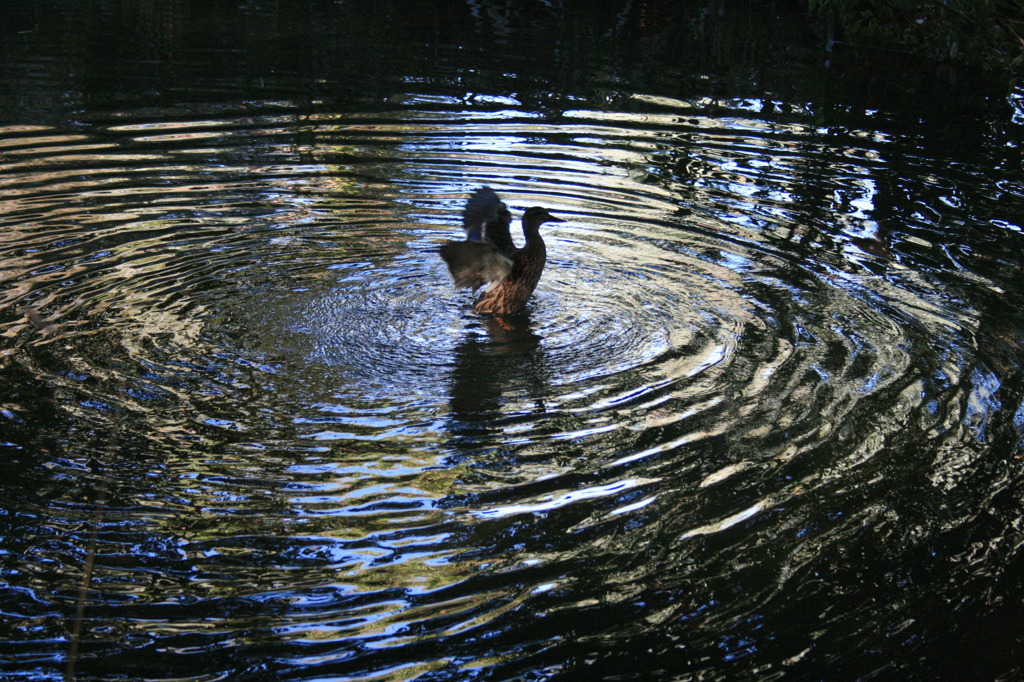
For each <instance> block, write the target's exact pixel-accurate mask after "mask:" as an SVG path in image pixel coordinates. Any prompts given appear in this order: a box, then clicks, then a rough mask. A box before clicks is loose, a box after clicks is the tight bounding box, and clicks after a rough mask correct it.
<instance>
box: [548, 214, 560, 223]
mask: <svg viewBox="0 0 1024 682" xmlns="http://www.w3.org/2000/svg"><path fill="white" fill-rule="evenodd" d="M544 222H546V223H564V222H565V221H564V220H562V219H561V218H556V217H555V216H553V215H551V214H550V213H545V215H544Z"/></svg>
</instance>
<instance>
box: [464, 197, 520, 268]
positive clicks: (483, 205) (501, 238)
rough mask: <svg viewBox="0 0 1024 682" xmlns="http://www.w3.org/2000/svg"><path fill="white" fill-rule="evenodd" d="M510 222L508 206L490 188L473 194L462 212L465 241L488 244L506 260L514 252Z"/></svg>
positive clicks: (510, 216) (510, 215)
mask: <svg viewBox="0 0 1024 682" xmlns="http://www.w3.org/2000/svg"><path fill="white" fill-rule="evenodd" d="M510 222H512V214H511V213H509V212H508V206H506V205H505V204H504V203H502V201H501V199H499V198H498V195H497V194H496V193H495V191H494V190H493V189H491V188H490V187H481V188H480V189H478V190H477V191H475V192H473V194H472V196H470V197H469V201H467V202H466V209H465V210H464V211H463V212H462V227H463V229H464V230H465V231H466V240H467V241H470V242H485V243H487V244H490V245H491V246H493V247H494V248H496V249H497V250H498V251H499V252H501V254H502V255H504V256H505V257H506V258H511V257H512V254H514V253H515V251H516V246H515V244H514V243H513V242H512V235H511V234H509V231H508V225H509V223H510Z"/></svg>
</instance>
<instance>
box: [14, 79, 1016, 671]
mask: <svg viewBox="0 0 1024 682" xmlns="http://www.w3.org/2000/svg"><path fill="white" fill-rule="evenodd" d="M395 101H396V102H398V101H400V106H398V105H396V106H393V107H392V108H391V109H388V110H383V111H381V110H373V111H365V112H360V111H347V112H332V111H316V112H309V111H302V110H299V109H297V108H296V107H293V106H291V105H289V104H288V103H287V102H268V103H265V104H250V105H248V106H246V107H245V108H244V109H242V108H238V109H231V108H221V109H217V110H211V111H209V112H205V113H201V114H199V115H196V116H182V115H181V112H180V111H178V110H167V111H162V110H159V109H146V110H141V111H134V110H125V111H113V112H110V113H108V114H105V115H104V116H102V117H100V116H96V117H93V118H91V119H90V120H89V121H88V122H87V124H84V125H81V126H79V127H77V128H76V129H75V130H74V131H73V132H69V131H68V130H66V129H61V128H59V127H54V126H48V125H10V126H7V127H4V128H3V129H0V161H2V166H0V190H2V197H3V198H2V200H0V226H2V231H0V251H2V257H3V265H2V272H0V277H2V281H3V284H4V286H3V289H2V293H0V311H2V312H0V315H2V319H0V322H2V326H0V333H2V335H3V339H4V341H3V345H2V350H0V362H2V365H0V371H2V373H3V375H4V377H3V382H4V384H5V387H4V388H3V393H2V395H3V405H2V419H3V436H2V438H0V440H2V441H3V444H2V447H3V452H4V459H5V461H4V464H3V467H4V477H5V478H6V479H7V480H6V481H5V483H4V484H3V489H4V495H5V497H6V502H5V504H4V510H3V515H2V516H0V524H2V530H3V533H2V535H3V538H4V539H3V547H2V551H3V570H4V580H5V583H6V585H7V589H6V592H5V596H4V598H3V602H2V609H3V613H4V620H5V621H6V625H4V631H5V635H6V637H7V639H8V641H7V642H6V643H5V644H4V648H5V649H6V650H7V652H8V653H9V658H8V660H9V662H10V664H9V665H10V667H9V670H11V671H22V672H26V673H29V672H31V671H33V670H34V671H44V672H43V673H41V674H51V673H54V674H56V673H59V671H60V670H61V669H63V667H64V666H65V664H66V663H67V661H68V658H69V655H70V656H73V657H74V658H73V661H72V662H73V664H74V665H75V666H76V667H77V671H78V672H79V673H80V674H82V675H84V676H87V677H88V676H95V677H97V678H104V679H106V678H109V677H111V676H113V675H127V676H129V677H135V676H145V677H147V678H185V679H217V678H218V676H219V675H221V674H234V675H249V676H251V677H264V676H265V677H267V678H271V677H273V676H293V677H309V678H326V677H335V678H337V677H344V676H359V675H372V674H379V675H381V676H382V677H381V679H384V678H387V679H399V678H403V679H404V678H411V677H414V676H416V675H425V676H426V677H427V678H428V679H466V678H467V677H469V676H476V675H478V676H491V677H494V678H495V679H498V678H513V677H515V676H517V675H526V676H528V675H533V676H534V677H530V679H540V678H543V677H545V676H550V675H556V674H559V673H565V674H569V673H572V674H583V675H586V676H587V677H588V678H589V679H599V678H600V677H601V676H609V677H611V676H613V675H621V676H624V677H629V676H630V675H631V674H634V673H635V672H636V663H635V662H634V661H635V658H636V656H638V655H640V654H639V653H638V652H644V653H643V656H644V660H645V662H644V664H643V666H644V667H643V670H644V671H645V672H644V674H654V673H658V672H659V671H660V672H661V673H663V674H665V675H680V674H684V673H685V674H691V675H694V676H701V675H704V676H708V677H711V678H719V677H720V678H726V677H729V676H730V675H732V674H737V673H739V672H740V671H742V674H744V675H748V676H757V677H761V676H764V675H769V674H775V673H779V672H784V671H792V672H794V673H796V674H800V675H810V676H812V677H816V676H820V675H823V674H825V672H824V671H826V670H828V666H831V665H836V666H838V668H837V669H838V670H840V671H841V672H842V673H843V674H844V675H847V676H849V677H856V676H860V675H865V674H869V673H871V672H872V671H876V670H879V669H885V668H886V666H888V665H892V663H891V661H893V660H894V659H895V658H896V657H897V655H901V656H902V655H904V654H906V660H910V661H913V660H917V659H920V660H926V661H928V666H931V665H932V661H934V660H936V656H935V655H934V654H928V652H929V651H930V650H929V648H928V647H930V646H933V645H934V643H935V642H937V643H939V644H940V645H941V644H942V643H943V642H945V641H948V637H949V635H948V634H946V633H948V632H952V633H954V634H956V633H958V628H959V627H963V628H969V627H970V622H971V619H972V618H976V617H978V615H979V613H1001V610H1006V609H1009V608H1011V607H1016V608H1019V607H1020V601H1019V594H1017V595H1016V596H1014V593H1013V590H1014V589H1016V587H1019V583H1020V579H1019V575H1018V577H1016V578H1014V577H1013V573H1012V571H1014V570H1019V566H1020V561H1021V560H1020V551H1019V547H1020V546H1021V540H1022V537H1024V536H1022V535H1021V533H1022V528H1021V522H1022V517H1021V515H1020V512H1019V507H1018V506H1017V504H1018V503H1019V501H1020V493H1021V488H1020V480H1021V477H1020V476H1021V467H1022V463H1021V460H1020V445H1019V444H1020V438H1021V432H1022V430H1024V426H1022V425H1024V418H1021V416H1020V415H1021V414H1024V408H1022V407H1021V391H1020V382H1021V373H1020V362H1019V339H1020V337H1021V330H1022V328H1024V326H1022V325H1021V321H1022V320H1021V319H1020V318H1021V314H1020V311H1019V310H1018V306H1016V304H1017V303H1019V302H1020V289H1019V284H1018V277H1019V268H1020V257H1019V253H1020V246H1021V244H1020V227H1019V225H1018V224H1017V223H1015V222H1013V221H1014V217H1013V215H1012V212H1005V213H1004V212H999V211H997V210H995V209H994V208H993V207H994V206H995V205H996V204H997V203H998V202H1000V201H1003V200H1004V199H1005V200H1009V201H1012V202H1019V200H1020V187H1019V183H1018V181H1017V180H1016V179H1008V178H995V177H989V176H986V175H984V174H983V173H982V169H981V168H978V167H967V165H966V164H967V162H963V163H954V164H943V163H941V162H940V161H941V160H940V159H936V158H935V157H933V156H929V155H928V154H927V153H925V152H922V151H921V150H919V149H917V148H916V147H914V140H913V139H898V138H897V137H896V136H894V135H893V134H892V133H889V132H886V131H885V129H884V128H885V125H884V121H882V120H879V121H878V128H873V127H871V124H872V122H873V119H872V118H871V117H866V118H864V119H863V120H862V124H863V127H860V128H853V127H850V126H849V125H845V126H838V125H837V126H834V127H830V126H828V125H823V124H821V123H820V122H819V121H818V120H817V117H816V115H815V113H814V112H813V111H812V110H810V109H809V108H808V107H806V106H804V105H797V104H789V103H785V102H773V101H768V100H749V99H715V100H712V99H709V98H702V99H695V100H678V99H672V98H668V97H665V96H660V95H659V96H655V95H649V94H645V93H633V94H630V95H629V96H628V97H625V98H624V99H623V101H622V103H621V104H622V106H620V107H619V108H614V107H609V108H604V109H597V108H588V107H586V106H583V104H585V103H584V102H582V101H581V103H580V104H581V106H579V107H577V108H573V109H569V110H566V111H562V112H559V113H552V112H549V111H536V110H532V109H530V108H529V107H528V106H526V105H524V104H522V103H521V102H518V101H517V100H515V99H514V98H511V97H507V96H497V95H496V96H494V97H493V98H490V99H486V98H478V99H477V100H476V101H475V103H474V106H468V107H467V105H466V103H465V98H462V97H444V96H439V95H436V94H431V95H427V94H423V95H420V94H417V93H416V92H409V93H404V94H403V95H402V96H401V97H400V98H398V99H397V100H395ZM968 182H969V183H970V184H971V189H970V191H969V192H967V191H965V190H963V189H961V188H962V187H963V186H964V184H965V183H968ZM481 185H490V186H492V187H494V188H495V189H496V190H497V191H498V192H499V193H500V194H501V195H502V196H503V197H504V198H505V199H506V201H507V202H508V203H509V204H510V205H511V206H512V207H513V210H514V212H515V213H517V214H518V213H520V212H521V211H522V209H524V208H526V207H528V206H532V205H543V206H545V207H547V208H549V209H550V210H551V211H552V212H553V213H555V214H556V215H559V216H561V217H564V218H565V219H566V220H567V223H566V224H565V225H564V226H561V225H560V226H547V227H546V228H545V231H546V232H545V234H546V238H547V242H548V250H549V265H548V269H547V271H546V272H545V276H544V279H543V280H542V282H541V285H540V287H539V289H538V291H537V293H536V295H535V297H534V299H533V300H532V302H531V304H530V308H529V314H528V316H527V317H526V318H525V319H522V320H513V321H500V320H494V319H490V318H485V317H480V316H477V315H475V314H473V313H472V312H471V307H472V305H471V303H472V301H471V298H470V297H469V295H468V294H467V293H465V292H457V291H455V290H454V289H453V287H452V286H451V285H450V283H449V282H448V279H447V275H446V273H445V270H444V267H443V264H442V263H441V261H440V260H439V258H438V257H437V255H436V248H437V246H438V245H439V244H440V243H441V242H443V241H444V240H446V239H449V238H452V236H453V235H455V234H457V233H458V229H459V228H458V214H459V211H460V210H461V206H462V203H463V202H464V200H465V197H466V196H467V194H468V192H470V191H471V190H472V189H474V188H476V187H478V186H481ZM969 200H972V201H982V202H987V206H988V209H986V210H987V211H988V212H985V213H984V215H981V214H975V213H974V212H973V209H972V208H970V207H965V205H966V204H967V203H968V201H969ZM989 213H991V215H989ZM1007 303H1009V305H1010V307H1007ZM83 577H84V579H85V586H84V587H83ZM79 610H80V611H79ZM79 613H80V615H81V620H80V621H76V614H79ZM961 621H962V622H963V623H964V624H963V625H962V626H960V625H958V623H959V622H961ZM1018 621H1019V614H1018ZM76 622H80V625H76ZM72 641H73V647H74V648H70V647H71V646H72V644H71V642H72ZM1016 641H1018V642H1019V639H1018V640H1016ZM69 651H71V652H72V653H71V654H69ZM993 655H994V656H995V657H996V660H997V661H1003V662H1005V661H1007V660H1010V659H1008V658H1007V654H1006V653H1005V652H1004V653H996V654H993ZM929 656H930V657H929ZM1000 657H1002V658H1000ZM895 669H896V668H889V670H890V672H892V671H893V670H895ZM925 669H930V668H927V667H926V668H925ZM755 670H756V671H758V672H757V673H756V675H755V673H754V672H753V671H755ZM55 671H56V672H55ZM595 671H596V672H595ZM523 679H526V678H525V677H524V678H523Z"/></svg>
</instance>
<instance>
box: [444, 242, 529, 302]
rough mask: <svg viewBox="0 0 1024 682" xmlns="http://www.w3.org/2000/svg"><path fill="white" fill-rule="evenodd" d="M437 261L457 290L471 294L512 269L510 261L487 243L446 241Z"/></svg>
mask: <svg viewBox="0 0 1024 682" xmlns="http://www.w3.org/2000/svg"><path fill="white" fill-rule="evenodd" d="M441 258H443V259H444V262H445V263H447V264H448V271H449V272H450V273H451V274H452V280H453V281H454V282H455V286H456V287H458V288H459V289H472V290H473V291H474V292H475V291H476V290H477V289H479V288H480V287H481V286H483V285H484V284H487V283H488V282H497V281H498V280H501V279H504V278H505V276H506V275H508V273H509V272H510V271H511V270H512V260H511V259H510V258H509V257H508V256H506V255H505V254H503V253H501V252H500V251H498V249H496V248H494V247H493V246H491V245H490V244H488V243H487V242H474V241H464V242H446V243H445V244H443V245H442V246H441Z"/></svg>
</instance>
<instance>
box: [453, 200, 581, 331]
mask: <svg viewBox="0 0 1024 682" xmlns="http://www.w3.org/2000/svg"><path fill="white" fill-rule="evenodd" d="M511 220H512V216H511V214H510V213H509V211H508V208H507V207H506V206H505V204H504V203H502V202H501V200H500V199H499V198H498V195H497V194H495V193H494V190H492V189H491V188H489V187H483V188H481V189H478V190H477V191H476V192H474V193H473V195H472V196H471V197H470V198H469V201H468V202H466V210H465V211H463V214H462V222H463V228H464V229H465V231H466V240H465V241H462V242H447V243H445V244H444V245H443V246H442V247H441V257H442V258H443V259H444V260H445V262H446V263H447V264H448V270H449V271H450V272H451V274H452V279H453V280H454V281H455V285H456V286H457V287H460V288H463V287H465V288H470V289H473V290H474V291H476V289H477V288H479V287H480V286H481V285H483V284H485V283H487V282H491V286H490V287H489V288H488V289H487V290H486V291H485V292H484V294H483V296H481V297H480V300H479V301H477V303H476V305H475V306H474V308H473V309H474V310H475V311H476V312H478V313H488V314H491V315H514V314H516V313H521V312H523V310H524V309H525V308H526V302H527V301H528V300H529V298H530V296H531V295H532V294H533V290H534V289H535V288H536V287H537V282H539V281H540V276H541V273H542V272H543V271H544V264H545V262H546V261H547V248H546V247H545V246H544V240H543V238H541V236H540V226H541V225H543V224H544V223H549V222H556V223H560V222H563V221H562V220H561V219H560V218H556V217H554V216H553V215H551V214H550V213H548V212H547V211H546V210H545V209H543V208H540V207H537V206H534V207H533V208H529V209H527V210H526V212H525V213H523V221H522V222H523V236H524V237H525V238H526V244H525V245H524V246H523V248H521V249H517V248H516V247H515V245H514V244H513V242H512V237H511V235H510V234H509V229H508V226H509V223H510V222H511Z"/></svg>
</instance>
